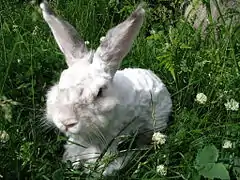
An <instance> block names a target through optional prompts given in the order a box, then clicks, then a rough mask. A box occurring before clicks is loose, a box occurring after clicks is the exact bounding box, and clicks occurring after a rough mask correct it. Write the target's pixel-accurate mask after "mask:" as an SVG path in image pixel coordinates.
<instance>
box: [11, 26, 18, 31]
mask: <svg viewBox="0 0 240 180" xmlns="http://www.w3.org/2000/svg"><path fill="white" fill-rule="evenodd" d="M12 27H13V32H17V30H18V25H16V24H14V25H13V26H12Z"/></svg>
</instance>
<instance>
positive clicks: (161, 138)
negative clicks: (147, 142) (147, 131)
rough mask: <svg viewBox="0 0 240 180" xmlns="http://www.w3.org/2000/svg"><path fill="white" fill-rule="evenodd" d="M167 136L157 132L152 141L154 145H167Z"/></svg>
mask: <svg viewBox="0 0 240 180" xmlns="http://www.w3.org/2000/svg"><path fill="white" fill-rule="evenodd" d="M166 138H167V136H166V135H164V134H162V133H160V132H155V133H154V134H153V136H152V141H153V142H154V144H160V145H162V144H165V142H166Z"/></svg>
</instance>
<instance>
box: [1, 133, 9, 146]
mask: <svg viewBox="0 0 240 180" xmlns="http://www.w3.org/2000/svg"><path fill="white" fill-rule="evenodd" d="M8 140H9V135H8V133H7V132H6V131H0V142H2V143H5V142H7V141H8Z"/></svg>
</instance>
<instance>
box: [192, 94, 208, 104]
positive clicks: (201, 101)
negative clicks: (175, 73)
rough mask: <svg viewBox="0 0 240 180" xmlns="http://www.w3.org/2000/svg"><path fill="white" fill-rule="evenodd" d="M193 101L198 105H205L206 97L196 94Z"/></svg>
mask: <svg viewBox="0 0 240 180" xmlns="http://www.w3.org/2000/svg"><path fill="white" fill-rule="evenodd" d="M195 101H197V102H198V103H199V104H205V103H206V102H207V96H206V95H205V94H203V93H198V94H197V96H196V99H195Z"/></svg>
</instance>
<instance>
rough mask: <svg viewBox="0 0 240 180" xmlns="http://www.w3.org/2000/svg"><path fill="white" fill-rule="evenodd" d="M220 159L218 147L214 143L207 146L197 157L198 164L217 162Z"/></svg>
mask: <svg viewBox="0 0 240 180" xmlns="http://www.w3.org/2000/svg"><path fill="white" fill-rule="evenodd" d="M217 159H218V149H217V148H216V147H215V146H214V145H208V146H205V147H204V148H203V149H202V150H201V151H200V152H198V154H197V157H196V163H197V165H205V164H208V163H215V162H216V161H217Z"/></svg>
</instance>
